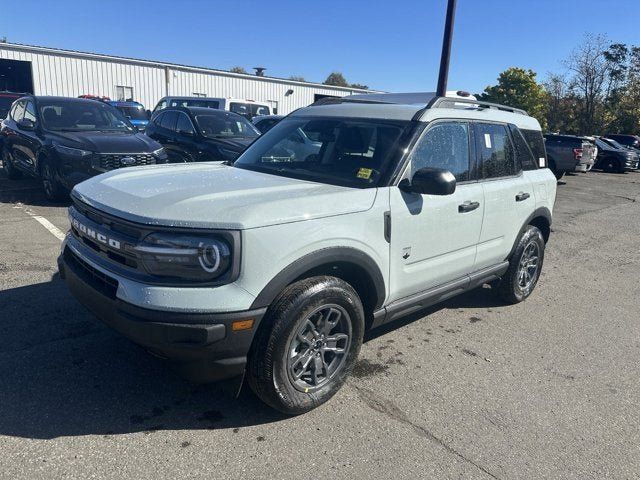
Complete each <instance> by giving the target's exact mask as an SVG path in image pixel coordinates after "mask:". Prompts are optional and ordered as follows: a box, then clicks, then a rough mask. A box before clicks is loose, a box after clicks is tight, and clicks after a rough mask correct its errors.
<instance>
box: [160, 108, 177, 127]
mask: <svg viewBox="0 0 640 480" xmlns="http://www.w3.org/2000/svg"><path fill="white" fill-rule="evenodd" d="M177 120H178V112H164V114H163V115H162V118H161V119H160V126H161V127H162V128H166V129H168V130H175V129H176V121H177Z"/></svg>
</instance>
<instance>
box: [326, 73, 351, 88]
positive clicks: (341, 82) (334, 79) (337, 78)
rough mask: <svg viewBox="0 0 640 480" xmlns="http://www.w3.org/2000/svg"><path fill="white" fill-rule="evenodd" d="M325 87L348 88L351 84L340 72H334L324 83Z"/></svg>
mask: <svg viewBox="0 0 640 480" xmlns="http://www.w3.org/2000/svg"><path fill="white" fill-rule="evenodd" d="M322 83H324V84H325V85H333V86H336V87H348V86H349V82H347V79H346V78H344V75H342V73H340V72H332V73H330V74H329V76H328V77H327V79H326V80H325V81H324V82H322Z"/></svg>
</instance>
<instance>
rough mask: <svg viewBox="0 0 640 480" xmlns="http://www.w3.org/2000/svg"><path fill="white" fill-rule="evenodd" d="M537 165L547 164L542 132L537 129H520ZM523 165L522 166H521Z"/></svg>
mask: <svg viewBox="0 0 640 480" xmlns="http://www.w3.org/2000/svg"><path fill="white" fill-rule="evenodd" d="M520 132H521V133H522V136H523V137H524V139H525V140H526V142H527V144H528V145H529V148H530V149H531V152H532V153H533V156H534V157H535V159H536V161H537V164H538V165H547V152H546V150H545V148H544V139H543V138H542V132H540V131H538V130H525V129H522V130H520ZM523 167H524V166H523Z"/></svg>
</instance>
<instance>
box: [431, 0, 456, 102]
mask: <svg viewBox="0 0 640 480" xmlns="http://www.w3.org/2000/svg"><path fill="white" fill-rule="evenodd" d="M456 1H457V0H448V2H449V3H448V4H447V18H446V21H445V24H444V37H443V38H442V54H441V55H440V72H439V73H438V88H437V90H436V95H437V96H438V97H444V96H446V95H447V79H448V77H449V58H450V57H451V41H452V39H453V22H454V20H455V18H456Z"/></svg>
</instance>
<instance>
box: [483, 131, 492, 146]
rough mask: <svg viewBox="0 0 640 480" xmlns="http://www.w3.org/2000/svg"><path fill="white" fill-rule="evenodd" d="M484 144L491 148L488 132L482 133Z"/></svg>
mask: <svg viewBox="0 0 640 480" xmlns="http://www.w3.org/2000/svg"><path fill="white" fill-rule="evenodd" d="M484 145H485V147H487V148H491V135H490V134H488V133H485V134H484Z"/></svg>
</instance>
